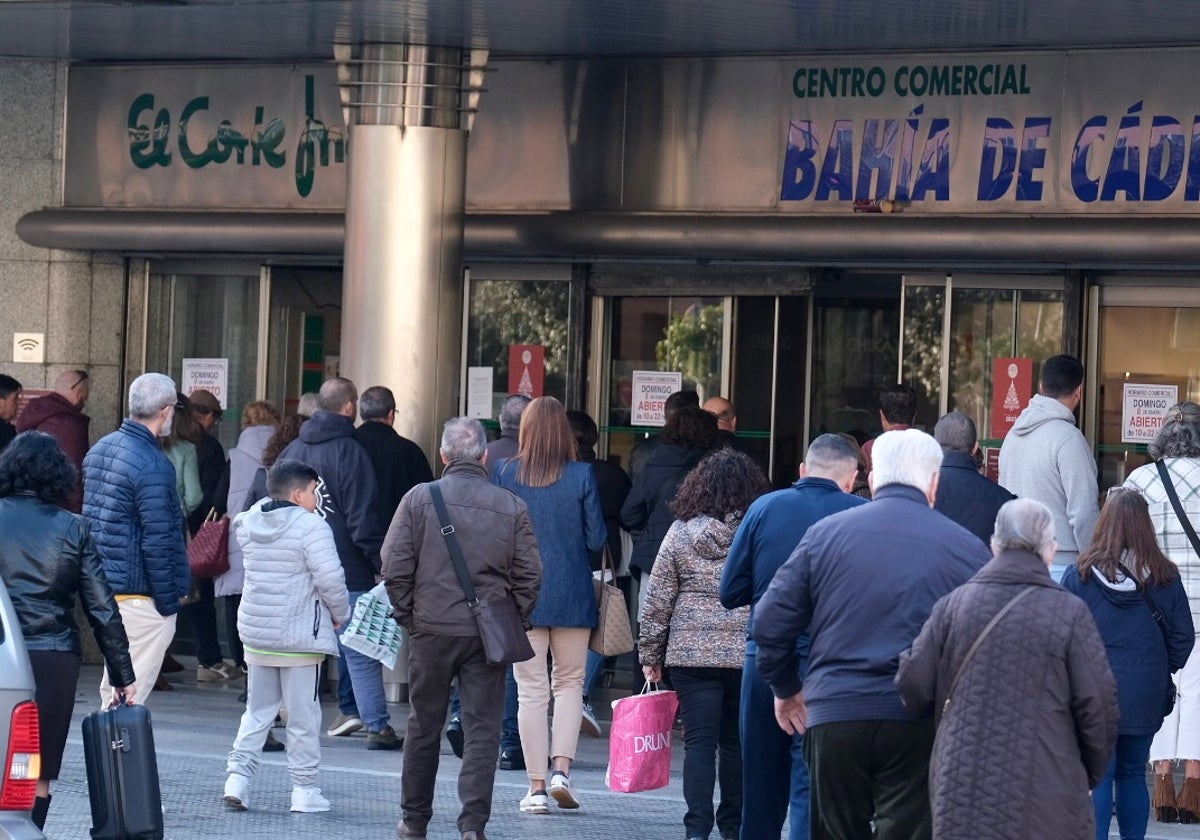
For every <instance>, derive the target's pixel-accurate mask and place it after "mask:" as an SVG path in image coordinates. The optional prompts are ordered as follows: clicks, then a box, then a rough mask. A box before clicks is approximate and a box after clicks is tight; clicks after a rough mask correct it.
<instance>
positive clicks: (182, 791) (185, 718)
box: [46, 657, 1200, 840]
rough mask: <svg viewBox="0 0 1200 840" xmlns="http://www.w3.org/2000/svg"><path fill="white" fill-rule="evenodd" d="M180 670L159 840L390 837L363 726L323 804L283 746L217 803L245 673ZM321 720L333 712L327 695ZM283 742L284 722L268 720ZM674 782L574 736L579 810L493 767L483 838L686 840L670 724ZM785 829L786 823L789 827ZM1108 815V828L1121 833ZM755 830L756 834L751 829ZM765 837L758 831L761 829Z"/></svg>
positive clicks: (69, 752) (72, 743) (158, 722)
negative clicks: (612, 775)
mask: <svg viewBox="0 0 1200 840" xmlns="http://www.w3.org/2000/svg"><path fill="white" fill-rule="evenodd" d="M181 661H183V662H184V663H185V665H188V666H190V667H188V668H187V669H186V670H185V671H184V672H183V673H182V674H172V675H170V677H169V679H170V680H171V682H172V683H173V684H174V686H175V690H174V691H170V692H155V693H154V695H153V696H152V697H151V698H150V711H151V713H152V715H153V718H154V737H155V745H156V747H157V750H158V766H159V776H160V779H161V785H162V793H163V806H164V809H165V821H166V837H167V840H211V838H214V837H234V838H238V840H256V838H296V840H307V838H312V840H317V838H321V840H325V838H328V837H330V836H331V835H332V836H339V837H352V838H355V840H366V839H367V838H379V840H391V838H394V837H395V827H396V822H397V821H398V820H399V819H400V804H399V799H400V755H401V754H400V753H399V752H368V751H367V749H366V738H365V737H364V736H363V735H362V734H359V735H356V736H351V737H348V738H329V737H327V736H325V735H322V736H321V776H320V782H319V784H320V786H321V788H322V790H323V792H324V793H325V794H326V795H327V796H328V797H329V799H330V800H331V802H332V803H333V810H332V811H330V812H329V813H327V814H292V813H290V812H289V811H288V804H289V796H290V792H291V785H290V783H289V781H288V778H287V759H286V756H285V754H284V753H266V754H264V756H263V762H262V765H261V766H260V767H259V771H258V775H257V776H256V778H255V780H254V785H253V787H252V789H251V798H252V801H251V808H250V810H249V811H246V812H235V811H231V810H229V809H227V808H226V807H225V806H224V805H223V804H222V802H221V788H222V785H223V783H224V780H225V757H226V755H227V753H228V751H229V747H230V744H231V743H232V741H233V736H234V734H235V733H236V731H237V725H238V719H239V717H240V716H241V713H242V708H243V706H242V704H241V703H239V702H238V701H237V695H238V692H239V691H241V687H242V684H241V681H237V682H233V683H215V684H214V683H206V684H202V685H197V683H196V681H195V667H194V664H193V661H192V660H189V659H187V658H182V657H181ZM99 684H100V669H99V668H98V667H96V666H84V668H83V672H82V674H81V675H80V679H79V689H78V691H77V692H76V700H75V722H74V725H73V727H72V730H71V731H72V734H71V737H70V738H69V739H68V741H67V749H66V754H65V755H64V757H63V769H62V778H61V779H60V781H59V782H57V783H56V784H55V786H54V789H53V794H54V801H53V804H52V806H51V809H50V816H49V819H48V820H47V823H46V835H47V837H50V838H55V840H87V838H88V836H89V829H90V827H91V811H90V806H89V804H88V792H87V781H86V774H85V771H84V765H83V746H82V741H81V739H80V735H79V732H80V729H79V721H80V720H82V718H83V716H84V715H86V714H87V713H88V712H90V711H92V710H93V709H94V708H95V707H96V703H97V702H98V701H99V694H98V693H97V686H98V685H99ZM323 706H324V712H325V723H326V724H328V722H329V721H330V720H332V719H333V717H334V715H335V714H336V713H337V709H336V706H335V705H334V704H333V703H332V702H330V701H328V700H325V701H324V703H323ZM391 710H392V725H393V726H394V727H395V728H396V731H397V732H399V733H401V734H403V732H404V722H405V719H406V717H407V714H408V706H407V705H405V704H396V705H393V706H391ZM275 734H276V736H277V737H279V738H280V739H281V740H284V739H285V737H286V736H285V735H284V732H283V730H282V729H277V730H275ZM442 747H443V749H442V757H441V766H440V768H439V773H438V784H437V793H436V797H435V803H434V811H435V813H434V817H433V822H431V823H430V826H429V838H430V840H458V837H459V834H458V832H457V831H456V830H455V825H454V820H455V817H456V816H457V814H458V800H457V793H456V791H457V787H456V782H457V776H458V769H459V766H460V762H459V760H458V759H456V758H455V757H454V755H453V754H452V753H451V752H450V749H449V746H448V745H447V744H446V742H445V740H443V742H442ZM672 758H673V761H672V773H671V783H670V785H668V786H667V787H666V788H664V789H662V790H657V791H653V792H651V793H637V794H624V793H613V792H612V791H610V790H608V788H607V787H606V786H605V784H604V771H605V768H606V767H607V764H608V740H607V739H606V738H588V737H586V736H580V739H579V750H578V756H577V760H576V762H575V765H574V768H573V770H572V774H571V776H572V779H573V781H574V782H575V785H576V787H577V789H578V791H579V796H580V799H581V801H582V803H583V807H582V808H580V810H578V811H575V812H569V811H552V812H551V813H550V815H549V816H544V817H534V816H528V815H524V814H521V813H520V811H519V809H518V807H517V803H518V801H519V800H520V798H521V796H523V795H524V793H525V790H526V788H527V785H526V777H525V774H524V773H519V772H512V771H500V770H498V771H497V772H496V788H495V799H494V802H493V807H492V821H491V822H490V823H489V824H488V828H487V835H488V837H489V838H491V840H551V838H553V839H554V840H561V838H564V837H570V838H572V840H682V838H683V836H684V834H683V812H684V804H683V793H682V785H681V781H682V767H683V745H682V743H681V742H680V741H679V738H678V734H677V735H676V738H675V743H674V746H673V754H672ZM784 836H786V833H785V835H784ZM1119 836H1120V835H1119V834H1118V833H1117V831H1116V821H1115V820H1114V821H1113V826H1112V834H1111V837H1113V838H1118V837H1119ZM1146 837H1147V840H1175V839H1176V838H1185V837H1186V838H1200V826H1183V825H1161V824H1159V823H1155V822H1153V821H1152V822H1151V823H1150V825H1149V828H1148V830H1147V833H1146ZM750 840H759V838H750ZM764 840H765V838H764Z"/></svg>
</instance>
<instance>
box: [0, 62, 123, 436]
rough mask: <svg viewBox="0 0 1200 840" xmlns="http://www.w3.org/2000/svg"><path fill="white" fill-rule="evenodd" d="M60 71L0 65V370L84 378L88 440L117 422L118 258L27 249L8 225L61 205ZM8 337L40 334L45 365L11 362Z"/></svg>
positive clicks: (48, 379)
mask: <svg viewBox="0 0 1200 840" xmlns="http://www.w3.org/2000/svg"><path fill="white" fill-rule="evenodd" d="M66 89H67V67H66V65H65V64H61V63H56V62H52V61H28V60H11V59H4V60H0V91H3V94H2V95H0V372H3V373H7V374H9V375H10V376H14V377H16V379H17V380H18V381H20V382H21V384H22V385H24V386H25V387H26V388H48V387H51V386H53V384H54V379H55V377H57V376H58V374H59V373H60V372H62V371H63V370H66V369H70V368H81V369H84V370H87V371H88V373H89V375H90V377H91V380H92V389H91V399H90V400H89V402H88V406H87V409H86V410H87V413H88V414H90V415H91V417H92V439H93V441H95V440H96V439H98V438H99V437H101V436H102V435H104V434H106V433H107V432H109V431H111V430H112V429H113V428H115V426H116V425H117V423H118V422H119V421H120V417H121V415H122V413H123V412H122V406H123V402H124V401H123V399H122V397H121V395H120V394H119V393H118V391H119V388H120V380H121V377H120V370H121V363H122V359H121V347H122V333H123V330H124V329H125V326H124V325H125V266H124V260H123V259H122V257H121V256H120V255H119V254H108V253H89V252H77V251H58V250H47V249H44V248H35V247H33V246H30V245H26V244H25V243H24V242H22V241H21V240H20V239H19V238H18V237H17V234H16V230H15V228H16V223H17V220H18V219H19V218H20V217H21V216H22V215H23V214H25V213H28V212H29V211H31V210H37V209H40V208H43V207H53V206H59V205H61V204H62V171H63V126H64V122H65V102H66ZM14 332H34V333H45V335H46V355H45V363H44V364H40V365H37V364H16V363H14V362H13V353H12V342H13V333H14Z"/></svg>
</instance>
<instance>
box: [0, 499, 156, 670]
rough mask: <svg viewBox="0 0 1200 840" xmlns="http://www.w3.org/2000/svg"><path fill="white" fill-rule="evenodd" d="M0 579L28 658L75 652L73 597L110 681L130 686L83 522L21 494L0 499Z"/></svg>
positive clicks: (114, 614) (109, 598) (120, 629)
mask: <svg viewBox="0 0 1200 840" xmlns="http://www.w3.org/2000/svg"><path fill="white" fill-rule="evenodd" d="M0 577H2V578H3V579H4V584H5V586H6V587H7V588H8V594H9V597H10V598H12V602H13V606H14V607H15V608H16V611H17V620H18V621H19V622H20V624H21V631H22V633H23V634H24V636H25V646H26V647H27V648H28V649H29V650H56V651H69V652H72V653H77V654H78V653H81V652H82V651H81V647H80V643H79V628H78V626H76V624H75V613H74V609H75V597H76V595H77V594H78V596H79V602H80V604H82V606H83V611H84V614H85V615H86V616H87V618H88V622H89V623H90V624H91V625H92V632H93V633H95V635H96V644H97V645H99V647H100V652H101V654H103V656H104V661H105V664H107V665H108V674H109V679H110V681H111V682H112V684H113V685H114V686H125V685H131V684H132V683H133V682H134V673H133V663H132V662H131V661H130V659H129V640H128V639H127V638H126V637H125V625H124V624H122V623H121V614H120V612H118V611H117V602H116V599H115V598H114V597H113V592H112V589H111V588H110V587H109V585H108V580H107V579H106V578H105V577H104V569H103V567H102V565H101V560H100V555H99V554H97V553H96V548H95V546H94V545H92V537H91V534H90V532H89V530H88V525H87V522H86V521H85V520H84V519H83V517H81V516H76V515H75V514H73V513H68V512H67V511H65V510H63V509H62V508H60V507H58V506H57V505H52V504H48V503H47V502H43V501H41V500H40V499H38V498H37V497H36V496H34V495H32V494H28V493H19V494H17V495H14V496H7V497H5V498H3V499H0Z"/></svg>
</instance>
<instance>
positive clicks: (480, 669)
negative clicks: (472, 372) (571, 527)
mask: <svg viewBox="0 0 1200 840" xmlns="http://www.w3.org/2000/svg"><path fill="white" fill-rule="evenodd" d="M485 442H486V438H485V436H484V433H483V426H481V425H480V424H479V422H478V421H477V420H472V419H469V418H467V417H458V418H455V419H453V420H450V421H448V422H447V423H446V426H445V428H444V430H443V432H442V447H441V458H442V463H443V464H444V465H445V470H444V471H443V473H442V478H441V480H440V481H438V482H436V486H437V487H438V488H439V490H440V491H441V494H442V497H443V498H444V500H445V504H446V510H447V513H448V515H449V519H450V524H451V525H452V526H453V528H454V531H455V535H456V537H457V540H458V544H459V546H460V548H461V550H462V553H463V559H464V561H465V563H466V566H467V569H468V571H469V572H470V575H471V581H472V583H473V584H474V586H475V591H476V595H477V596H478V597H479V599H480V600H488V599H489V598H498V597H508V598H511V599H512V600H513V601H514V602H515V603H516V605H517V609H518V610H519V611H520V613H521V617H522V618H523V619H524V620H525V621H526V622H528V619H529V615H530V613H531V612H533V605H534V602H535V601H536V600H537V594H538V587H539V586H540V584H541V578H542V561H541V558H540V557H539V555H538V548H537V540H536V539H535V538H534V535H533V526H532V525H531V523H530V520H529V510H528V508H527V507H526V505H525V502H523V501H522V500H521V499H520V498H518V497H517V496H515V495H513V494H512V493H509V492H508V491H507V490H503V489H501V488H499V487H496V486H495V485H493V484H492V483H491V482H490V481H489V480H488V473H487V468H486V467H485V466H484V465H483V463H482V460H483V455H484V451H485V449H484V444H485ZM432 486H434V485H431V484H422V485H418V486H417V487H415V488H413V490H412V491H411V492H410V493H408V494H407V495H406V496H405V497H404V499H403V500H402V501H401V502H400V507H399V508H398V509H397V510H396V515H395V517H394V518H393V519H392V524H391V527H390V528H389V529H388V533H387V538H386V539H385V540H384V544H383V578H384V581H385V582H386V583H387V590H388V596H389V597H390V598H391V601H392V606H393V608H394V610H395V615H396V618H397V620H398V621H399V622H400V623H401V625H403V626H404V628H405V629H406V630H407V631H408V636H409V703H410V705H411V707H412V711H411V713H410V714H409V717H408V732H407V736H406V738H405V744H406V746H405V750H404V769H403V772H402V774H401V778H400V790H401V803H400V804H401V808H402V810H403V819H402V820H401V821H400V824H399V825H398V826H397V828H396V834H397V836H399V837H401V838H406V837H425V836H426V834H427V830H428V828H427V827H428V825H429V820H430V818H431V817H432V816H433V795H434V786H435V782H436V780H437V770H438V761H439V758H438V754H439V741H440V737H441V728H442V722H443V721H444V720H445V719H446V706H447V704H448V703H449V699H450V687H451V683H452V682H453V681H455V680H457V681H458V691H459V695H460V697H461V702H462V724H463V728H464V730H465V731H464V734H465V739H464V743H465V750H464V752H463V756H462V760H463V761H462V769H461V770H460V771H459V775H458V792H459V799H460V800H461V802H462V810H461V812H460V813H459V816H458V830H459V831H460V832H461V833H462V838H463V840H484V827H485V826H486V825H487V822H488V819H489V818H490V817H491V812H492V789H493V784H494V782H495V776H496V751H497V749H498V748H499V745H500V718H501V714H502V710H503V707H504V674H505V668H504V666H502V665H489V664H488V663H487V661H486V659H485V658H484V655H483V645H482V643H481V641H480V639H479V629H478V627H477V625H476V623H475V617H474V613H473V611H472V609H471V607H470V606H468V604H467V597H466V595H465V594H464V593H463V590H462V587H461V586H460V585H459V580H458V576H457V574H456V573H455V570H454V564H453V562H452V561H451V559H450V552H449V549H448V547H447V543H446V537H445V536H443V533H442V524H441V521H440V519H439V517H438V513H437V510H436V509H435V507H434V504H433V498H432V494H431V491H430V488H431V487H432Z"/></svg>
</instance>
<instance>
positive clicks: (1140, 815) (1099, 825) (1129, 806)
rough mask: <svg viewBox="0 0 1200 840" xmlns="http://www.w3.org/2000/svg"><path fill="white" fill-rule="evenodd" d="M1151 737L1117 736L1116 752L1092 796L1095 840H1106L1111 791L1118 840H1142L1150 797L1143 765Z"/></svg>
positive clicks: (1152, 737) (1148, 815)
mask: <svg viewBox="0 0 1200 840" xmlns="http://www.w3.org/2000/svg"><path fill="white" fill-rule="evenodd" d="M1153 740H1154V736H1153V735H1118V736H1117V748H1116V750H1115V751H1114V752H1113V756H1112V758H1110V759H1109V760H1108V769H1107V770H1105V771H1104V778H1103V779H1101V780H1100V784H1099V785H1097V786H1096V790H1095V791H1093V792H1092V806H1093V807H1094V808H1095V809H1096V838H1097V840H1108V828H1109V823H1110V822H1111V821H1112V812H1113V788H1116V796H1117V826H1118V827H1119V828H1120V829H1121V840H1144V838H1145V837H1146V823H1147V822H1148V821H1149V819H1150V794H1149V793H1148V792H1147V790H1146V762H1147V761H1148V760H1149V759H1150V742H1151V741H1153Z"/></svg>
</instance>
